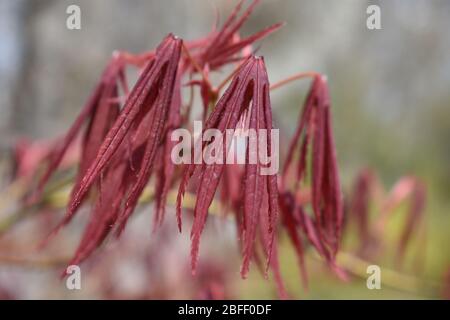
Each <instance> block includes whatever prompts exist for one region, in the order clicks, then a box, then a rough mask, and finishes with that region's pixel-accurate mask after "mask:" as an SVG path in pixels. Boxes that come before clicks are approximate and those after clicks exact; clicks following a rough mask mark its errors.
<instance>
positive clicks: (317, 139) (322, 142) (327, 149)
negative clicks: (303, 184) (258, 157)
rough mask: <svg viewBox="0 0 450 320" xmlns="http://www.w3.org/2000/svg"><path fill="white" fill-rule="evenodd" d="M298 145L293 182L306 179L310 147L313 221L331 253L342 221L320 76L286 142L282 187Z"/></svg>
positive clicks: (327, 106) (327, 101) (327, 100)
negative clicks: (287, 149) (290, 136)
mask: <svg viewBox="0 0 450 320" xmlns="http://www.w3.org/2000/svg"><path fill="white" fill-rule="evenodd" d="M301 138H302V142H301V144H300V146H299V143H300V139H301ZM298 146H299V155H298V160H297V164H296V174H295V175H293V176H294V177H295V179H294V180H295V185H296V186H297V187H298V186H299V184H300V181H306V167H307V160H308V149H309V148H310V147H311V148H312V155H311V168H312V169H311V205H312V209H313V212H314V218H315V224H316V226H317V232H318V237H319V240H320V241H321V243H322V244H323V245H324V246H325V247H326V248H327V250H329V251H330V253H331V255H332V256H334V255H335V254H336V251H337V250H338V247H339V241H340V235H341V229H342V224H343V202H342V192H341V185H340V181H339V172H338V164H337V159H336V148H335V144H334V137H333V129H332V123H331V112H330V98H329V93H328V86H327V81H326V79H325V77H323V76H320V75H317V76H315V77H314V80H313V83H312V86H311V89H310V91H309V93H308V96H307V98H306V102H305V105H304V107H303V111H302V113H301V116H300V120H299V125H298V127H297V129H296V131H295V133H294V137H293V139H292V141H291V143H290V145H289V152H288V155H287V159H286V163H285V166H284V170H283V179H282V182H283V183H282V185H283V189H286V188H287V186H288V184H289V182H290V178H291V177H292V176H291V175H290V174H289V169H291V166H292V164H293V160H294V154H295V152H296V150H297V148H298Z"/></svg>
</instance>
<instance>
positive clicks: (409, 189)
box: [381, 176, 426, 264]
mask: <svg viewBox="0 0 450 320" xmlns="http://www.w3.org/2000/svg"><path fill="white" fill-rule="evenodd" d="M408 199H409V201H410V203H409V208H408V211H407V216H406V219H405V223H404V226H403V230H402V232H401V235H400V239H399V243H398V249H397V250H398V251H397V263H398V264H401V262H402V260H403V257H404V255H405V251H406V248H407V246H408V244H409V242H410V241H411V239H412V236H413V234H414V233H418V231H419V227H420V225H421V223H422V222H423V219H424V213H425V204H426V188H425V185H424V183H423V182H421V181H420V180H419V179H418V178H416V177H413V176H406V177H403V178H401V179H400V180H399V181H398V182H397V183H396V184H395V185H394V187H393V188H392V190H391V191H390V192H389V196H388V198H387V199H386V201H385V203H384V205H383V208H382V213H381V215H382V220H385V219H386V218H387V216H388V215H391V214H392V212H393V211H394V210H395V208H396V207H397V206H398V205H399V204H400V203H402V202H403V201H405V200H408Z"/></svg>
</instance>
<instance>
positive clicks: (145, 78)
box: [60, 35, 182, 226]
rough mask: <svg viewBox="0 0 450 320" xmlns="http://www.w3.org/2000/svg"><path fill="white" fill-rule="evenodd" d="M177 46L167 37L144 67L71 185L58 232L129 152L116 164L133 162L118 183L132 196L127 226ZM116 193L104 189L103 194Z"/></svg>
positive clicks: (165, 106) (164, 105)
mask: <svg viewBox="0 0 450 320" xmlns="http://www.w3.org/2000/svg"><path fill="white" fill-rule="evenodd" d="M181 45H182V40H181V39H178V38H176V37H174V36H173V35H169V36H167V37H166V38H165V39H164V41H163V42H162V43H161V44H160V45H159V47H158V48H157V50H156V54H155V55H154V56H153V57H152V58H151V60H150V61H149V62H148V64H147V66H146V67H145V69H144V70H143V72H142V74H141V76H140V78H139V79H138V81H137V83H136V85H135V86H134V87H133V89H132V91H131V92H130V94H129V95H128V97H127V100H126V102H125V105H124V107H123V109H122V110H121V111H120V114H119V115H118V117H117V119H116V120H115V122H114V124H113V125H112V126H111V128H110V130H109V131H108V132H107V134H106V136H105V138H104V139H103V141H102V143H101V145H100V147H99V149H98V152H97V153H96V155H95V157H94V159H93V160H92V161H91V163H90V165H89V167H88V168H87V169H86V171H85V173H84V174H83V178H82V179H81V180H80V182H79V183H77V184H76V185H75V187H74V190H73V193H72V194H73V196H72V198H71V199H70V201H69V205H68V208H67V213H66V216H65V218H64V219H63V221H62V222H61V224H60V226H62V225H64V224H66V223H67V222H69V221H70V219H71V218H72V217H73V215H74V214H75V212H76V210H77V208H78V207H79V205H80V204H81V202H82V200H83V199H84V198H85V196H86V195H87V193H88V191H89V190H90V188H91V187H92V185H93V184H94V183H95V182H96V181H97V179H98V178H99V177H100V176H101V174H102V173H103V172H104V169H106V168H107V167H108V165H110V164H112V163H114V161H113V160H114V156H115V155H116V154H117V153H121V154H125V153H126V151H127V150H128V153H129V154H130V157H131V158H129V159H131V160H129V159H126V158H125V159H123V157H122V156H120V155H119V156H118V158H119V160H118V161H119V162H120V161H123V162H125V163H128V161H131V162H133V163H132V168H131V169H132V171H133V173H134V174H132V175H131V176H132V177H129V178H128V179H125V181H123V182H122V184H126V185H127V186H126V187H127V188H129V189H130V190H124V191H127V192H126V193H127V195H126V198H125V204H124V208H123V209H122V210H121V212H120V214H119V216H118V217H117V219H119V222H120V223H121V224H124V223H125V222H126V220H127V218H128V217H129V215H130V214H131V212H132V211H133V209H134V207H135V206H136V204H137V201H138V199H139V196H140V194H141V193H142V191H143V189H144V187H145V185H146V183H147V181H148V179H149V178H150V175H151V172H152V171H151V170H152V167H153V164H154V159H155V155H156V154H157V151H158V150H159V147H160V146H161V142H162V140H163V137H164V135H165V130H166V124H167V123H168V119H169V116H168V114H169V109H170V107H171V105H172V98H173V93H174V86H175V83H176V77H177V68H178V62H179V58H180V52H181ZM125 137H127V139H125ZM125 146H128V148H127V147H125ZM133 164H134V165H136V168H134V166H133ZM134 178H135V179H134ZM130 181H131V182H130ZM130 183H131V185H130ZM114 187H115V186H111V185H106V186H105V188H114ZM123 196H125V193H124V194H123Z"/></svg>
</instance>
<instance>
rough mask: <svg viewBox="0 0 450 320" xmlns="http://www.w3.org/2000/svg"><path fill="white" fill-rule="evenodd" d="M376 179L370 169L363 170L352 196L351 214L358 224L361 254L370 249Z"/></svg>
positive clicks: (357, 179)
mask: <svg viewBox="0 0 450 320" xmlns="http://www.w3.org/2000/svg"><path fill="white" fill-rule="evenodd" d="M374 179H375V176H374V174H373V172H372V171H371V170H370V169H364V170H361V172H360V173H359V174H358V176H357V178H356V181H355V183H354V186H353V193H352V195H351V204H350V213H351V214H352V216H353V217H354V219H355V221H356V224H357V228H358V234H359V239H360V242H361V245H360V247H361V250H360V251H361V252H364V251H365V250H366V249H368V247H369V246H370V242H371V228H370V221H369V204H370V200H371V199H370V198H371V192H372V191H373V190H372V188H373V184H374Z"/></svg>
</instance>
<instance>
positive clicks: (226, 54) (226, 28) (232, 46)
mask: <svg viewBox="0 0 450 320" xmlns="http://www.w3.org/2000/svg"><path fill="white" fill-rule="evenodd" d="M243 3H244V0H241V1H239V3H238V4H237V5H236V7H235V8H234V10H233V11H232V13H231V14H230V16H229V17H228V18H227V20H226V21H225V23H224V24H223V26H222V28H221V29H220V30H219V31H216V32H213V33H212V34H211V35H210V36H209V37H208V41H207V45H206V46H205V48H204V49H202V50H201V52H200V53H199V57H198V61H199V62H200V63H199V64H200V66H201V67H203V66H205V65H206V64H207V65H208V66H209V69H211V70H215V69H218V68H220V67H221V66H223V65H224V64H227V63H230V62H234V61H239V60H242V59H246V58H248V56H243V57H237V56H236V54H237V53H239V52H240V51H241V50H242V49H244V48H245V47H247V46H249V45H251V44H252V43H254V42H256V41H257V40H260V39H262V38H264V37H266V36H268V35H269V34H270V33H272V32H275V31H276V30H278V29H279V28H280V27H281V26H282V25H283V24H282V23H277V24H274V25H272V26H270V27H267V28H266V29H264V30H261V31H259V32H257V33H255V34H253V35H251V36H248V37H246V38H243V39H241V38H240V36H239V30H240V29H241V28H242V26H243V25H244V23H245V22H246V21H247V20H248V18H249V17H250V15H251V14H252V12H253V9H254V8H255V7H256V6H257V5H258V3H259V0H254V1H252V3H251V4H250V5H249V7H248V8H247V9H246V10H245V11H244V13H243V14H242V15H241V16H240V17H239V12H240V11H241V9H242V5H243Z"/></svg>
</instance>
